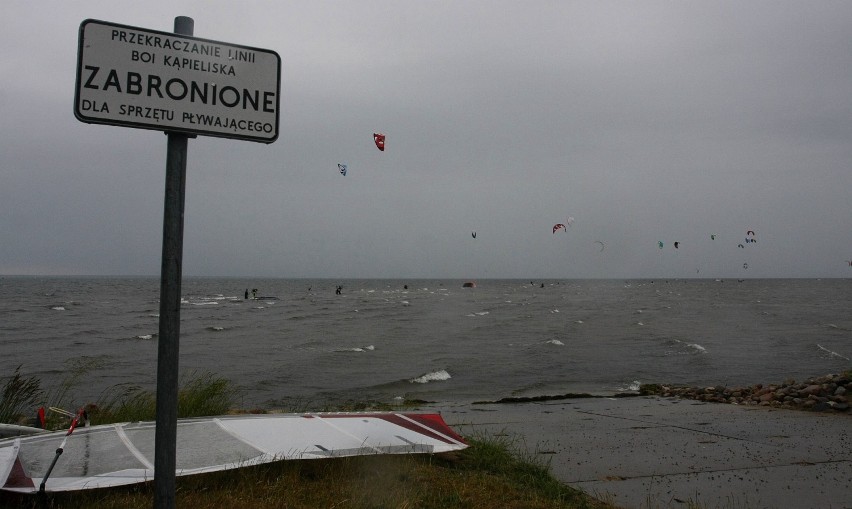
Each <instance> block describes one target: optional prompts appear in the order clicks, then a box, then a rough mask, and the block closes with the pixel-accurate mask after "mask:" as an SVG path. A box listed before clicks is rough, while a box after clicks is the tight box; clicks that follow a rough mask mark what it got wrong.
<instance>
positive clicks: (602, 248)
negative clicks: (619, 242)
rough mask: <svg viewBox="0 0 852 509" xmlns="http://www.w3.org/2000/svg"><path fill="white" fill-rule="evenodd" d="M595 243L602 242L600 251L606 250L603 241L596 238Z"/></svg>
mask: <svg viewBox="0 0 852 509" xmlns="http://www.w3.org/2000/svg"><path fill="white" fill-rule="evenodd" d="M595 244H600V245H601V250H600V251H598V252H601V251H603V250H604V247H605V246H604V243H603V242H601V241H599V240H596V241H595Z"/></svg>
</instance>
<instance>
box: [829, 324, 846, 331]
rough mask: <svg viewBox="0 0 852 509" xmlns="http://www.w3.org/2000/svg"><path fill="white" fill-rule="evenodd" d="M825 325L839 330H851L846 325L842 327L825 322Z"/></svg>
mask: <svg viewBox="0 0 852 509" xmlns="http://www.w3.org/2000/svg"><path fill="white" fill-rule="evenodd" d="M825 326H826V327H828V328H829V329H837V330H842V331H847V332H848V331H849V329H847V328H846V327H841V326H839V325H835V324H833V323H827V324H825Z"/></svg>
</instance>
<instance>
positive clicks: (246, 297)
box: [243, 288, 248, 299]
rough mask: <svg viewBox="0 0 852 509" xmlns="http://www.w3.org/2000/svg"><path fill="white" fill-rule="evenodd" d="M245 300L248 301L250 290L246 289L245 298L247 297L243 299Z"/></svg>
mask: <svg viewBox="0 0 852 509" xmlns="http://www.w3.org/2000/svg"><path fill="white" fill-rule="evenodd" d="M243 298H244V299H248V288H246V296H245V297H243Z"/></svg>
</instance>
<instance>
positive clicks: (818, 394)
mask: <svg viewBox="0 0 852 509" xmlns="http://www.w3.org/2000/svg"><path fill="white" fill-rule="evenodd" d="M639 391H640V393H641V394H648V395H658V396H664V397H680V398H689V399H695V400H699V401H708V402H712V403H730V404H734V405H760V406H771V407H778V408H790V409H801V410H811V411H815V412H848V411H849V401H850V399H852V373H850V372H847V373H843V374H840V375H826V376H821V377H817V378H808V379H807V380H805V381H804V382H801V383H796V381H795V380H787V381H785V382H784V383H781V384H777V385H774V384H773V385H763V384H757V385H752V386H748V387H721V386H717V387H676V386H669V385H659V384H649V385H643V386H641V387H640V389H639Z"/></svg>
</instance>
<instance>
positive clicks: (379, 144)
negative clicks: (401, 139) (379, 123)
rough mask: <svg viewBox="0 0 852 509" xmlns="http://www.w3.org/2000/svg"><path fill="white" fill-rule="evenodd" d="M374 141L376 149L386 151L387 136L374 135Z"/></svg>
mask: <svg viewBox="0 0 852 509" xmlns="http://www.w3.org/2000/svg"><path fill="white" fill-rule="evenodd" d="M373 141H375V142H376V148H378V149H379V150H381V151H382V152H384V151H385V135H384V134H382V133H373Z"/></svg>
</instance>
